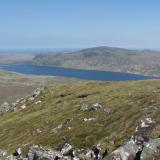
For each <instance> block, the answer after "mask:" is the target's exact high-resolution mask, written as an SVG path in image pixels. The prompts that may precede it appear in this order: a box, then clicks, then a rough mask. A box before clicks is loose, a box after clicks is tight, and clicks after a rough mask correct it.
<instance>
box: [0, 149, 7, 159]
mask: <svg viewBox="0 0 160 160" xmlns="http://www.w3.org/2000/svg"><path fill="white" fill-rule="evenodd" d="M6 154H7V152H6V151H4V150H2V149H0V157H3V156H5V155H6Z"/></svg>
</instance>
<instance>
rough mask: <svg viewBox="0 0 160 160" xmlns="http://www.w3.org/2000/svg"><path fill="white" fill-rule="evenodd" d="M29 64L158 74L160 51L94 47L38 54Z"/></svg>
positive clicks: (159, 73)
mask: <svg viewBox="0 0 160 160" xmlns="http://www.w3.org/2000/svg"><path fill="white" fill-rule="evenodd" d="M31 64H35V65H46V66H47V65H48V66H57V67H66V68H75V69H87V70H101V71H116V72H126V73H135V74H142V75H148V76H156V77H159V76H160V71H159V70H160V52H159V51H151V50H129V49H123V48H116V47H105V46H102V47H94V48H87V49H82V50H80V51H75V52H70V53H65V54H64V53H62V54H55V55H48V54H40V55H37V56H35V57H34V58H33V61H32V62H31Z"/></svg>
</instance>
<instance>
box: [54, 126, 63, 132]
mask: <svg viewBox="0 0 160 160" xmlns="http://www.w3.org/2000/svg"><path fill="white" fill-rule="evenodd" d="M62 127H63V124H59V125H58V126H57V127H56V128H53V129H52V130H51V132H52V133H57V132H58V130H60V129H61V128H62Z"/></svg>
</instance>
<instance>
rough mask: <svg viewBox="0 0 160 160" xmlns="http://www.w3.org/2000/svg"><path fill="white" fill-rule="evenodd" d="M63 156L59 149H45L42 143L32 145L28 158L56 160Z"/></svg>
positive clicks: (31, 159)
mask: <svg viewBox="0 0 160 160" xmlns="http://www.w3.org/2000/svg"><path fill="white" fill-rule="evenodd" d="M62 157H63V156H62V154H61V153H60V152H59V151H55V150H52V149H45V148H43V147H42V146H40V145H33V146H31V147H30V150H29V153H28V160H44V159H45V160H54V159H56V158H59V159H61V158H62Z"/></svg>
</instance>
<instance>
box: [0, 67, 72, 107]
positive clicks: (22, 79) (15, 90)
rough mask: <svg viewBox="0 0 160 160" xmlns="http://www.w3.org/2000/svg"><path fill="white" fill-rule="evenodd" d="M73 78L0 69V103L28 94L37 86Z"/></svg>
mask: <svg viewBox="0 0 160 160" xmlns="http://www.w3.org/2000/svg"><path fill="white" fill-rule="evenodd" d="M72 81H73V79H69V78H68V79H67V78H62V77H53V76H33V75H24V74H17V73H11V72H5V71H2V70H0V104H1V103H3V102H4V101H9V102H10V101H14V100H15V99H16V98H20V97H25V96H26V95H29V94H30V93H31V92H32V91H33V90H34V89H35V88H37V87H39V86H46V85H47V86H48V85H53V84H57V83H67V82H72Z"/></svg>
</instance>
